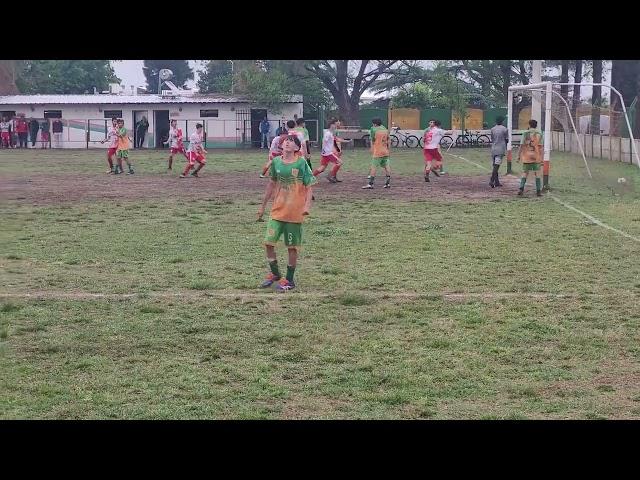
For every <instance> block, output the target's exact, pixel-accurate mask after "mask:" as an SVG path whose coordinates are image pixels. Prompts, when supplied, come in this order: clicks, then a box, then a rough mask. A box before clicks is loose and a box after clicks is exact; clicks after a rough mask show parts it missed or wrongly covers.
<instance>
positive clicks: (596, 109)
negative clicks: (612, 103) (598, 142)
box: [591, 60, 602, 135]
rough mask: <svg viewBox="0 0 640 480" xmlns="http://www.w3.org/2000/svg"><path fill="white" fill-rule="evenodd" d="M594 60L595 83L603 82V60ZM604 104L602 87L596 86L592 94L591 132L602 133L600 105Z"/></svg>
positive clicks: (594, 133)
mask: <svg viewBox="0 0 640 480" xmlns="http://www.w3.org/2000/svg"><path fill="white" fill-rule="evenodd" d="M592 62H593V83H602V60H592ZM601 104H602V87H600V86H594V87H593V94H592V95H591V106H592V110H591V133H592V134H593V135H600V106H601Z"/></svg>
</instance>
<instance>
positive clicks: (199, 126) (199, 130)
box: [196, 123, 202, 133]
mask: <svg viewBox="0 0 640 480" xmlns="http://www.w3.org/2000/svg"><path fill="white" fill-rule="evenodd" d="M196 130H197V131H198V133H200V132H202V124H201V123H196Z"/></svg>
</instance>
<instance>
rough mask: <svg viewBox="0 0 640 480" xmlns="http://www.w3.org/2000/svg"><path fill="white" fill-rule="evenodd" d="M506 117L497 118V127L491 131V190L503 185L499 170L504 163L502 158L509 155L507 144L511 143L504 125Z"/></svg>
mask: <svg viewBox="0 0 640 480" xmlns="http://www.w3.org/2000/svg"><path fill="white" fill-rule="evenodd" d="M502 122H504V117H502V116H500V117H497V118H496V125H495V126H494V127H493V128H492V129H491V167H492V171H491V179H490V180H489V186H490V187H491V188H494V187H501V186H502V184H501V183H500V180H499V179H498V170H499V169H500V164H501V163H502V157H504V155H505V153H507V142H508V141H509V131H508V130H507V129H506V127H504V126H503V125H502Z"/></svg>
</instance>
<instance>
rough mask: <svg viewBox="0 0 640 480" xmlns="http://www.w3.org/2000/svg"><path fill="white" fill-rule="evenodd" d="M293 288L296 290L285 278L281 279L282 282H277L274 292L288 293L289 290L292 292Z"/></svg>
mask: <svg viewBox="0 0 640 480" xmlns="http://www.w3.org/2000/svg"><path fill="white" fill-rule="evenodd" d="M294 288H296V284H295V283H293V282H290V281H289V280H287V279H286V278H283V279H282V280H280V282H278V285H276V292H288V291H289V290H293V289H294Z"/></svg>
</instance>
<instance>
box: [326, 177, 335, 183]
mask: <svg viewBox="0 0 640 480" xmlns="http://www.w3.org/2000/svg"><path fill="white" fill-rule="evenodd" d="M327 180H329V183H338V181H337V180H336V177H328V178H327Z"/></svg>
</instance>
